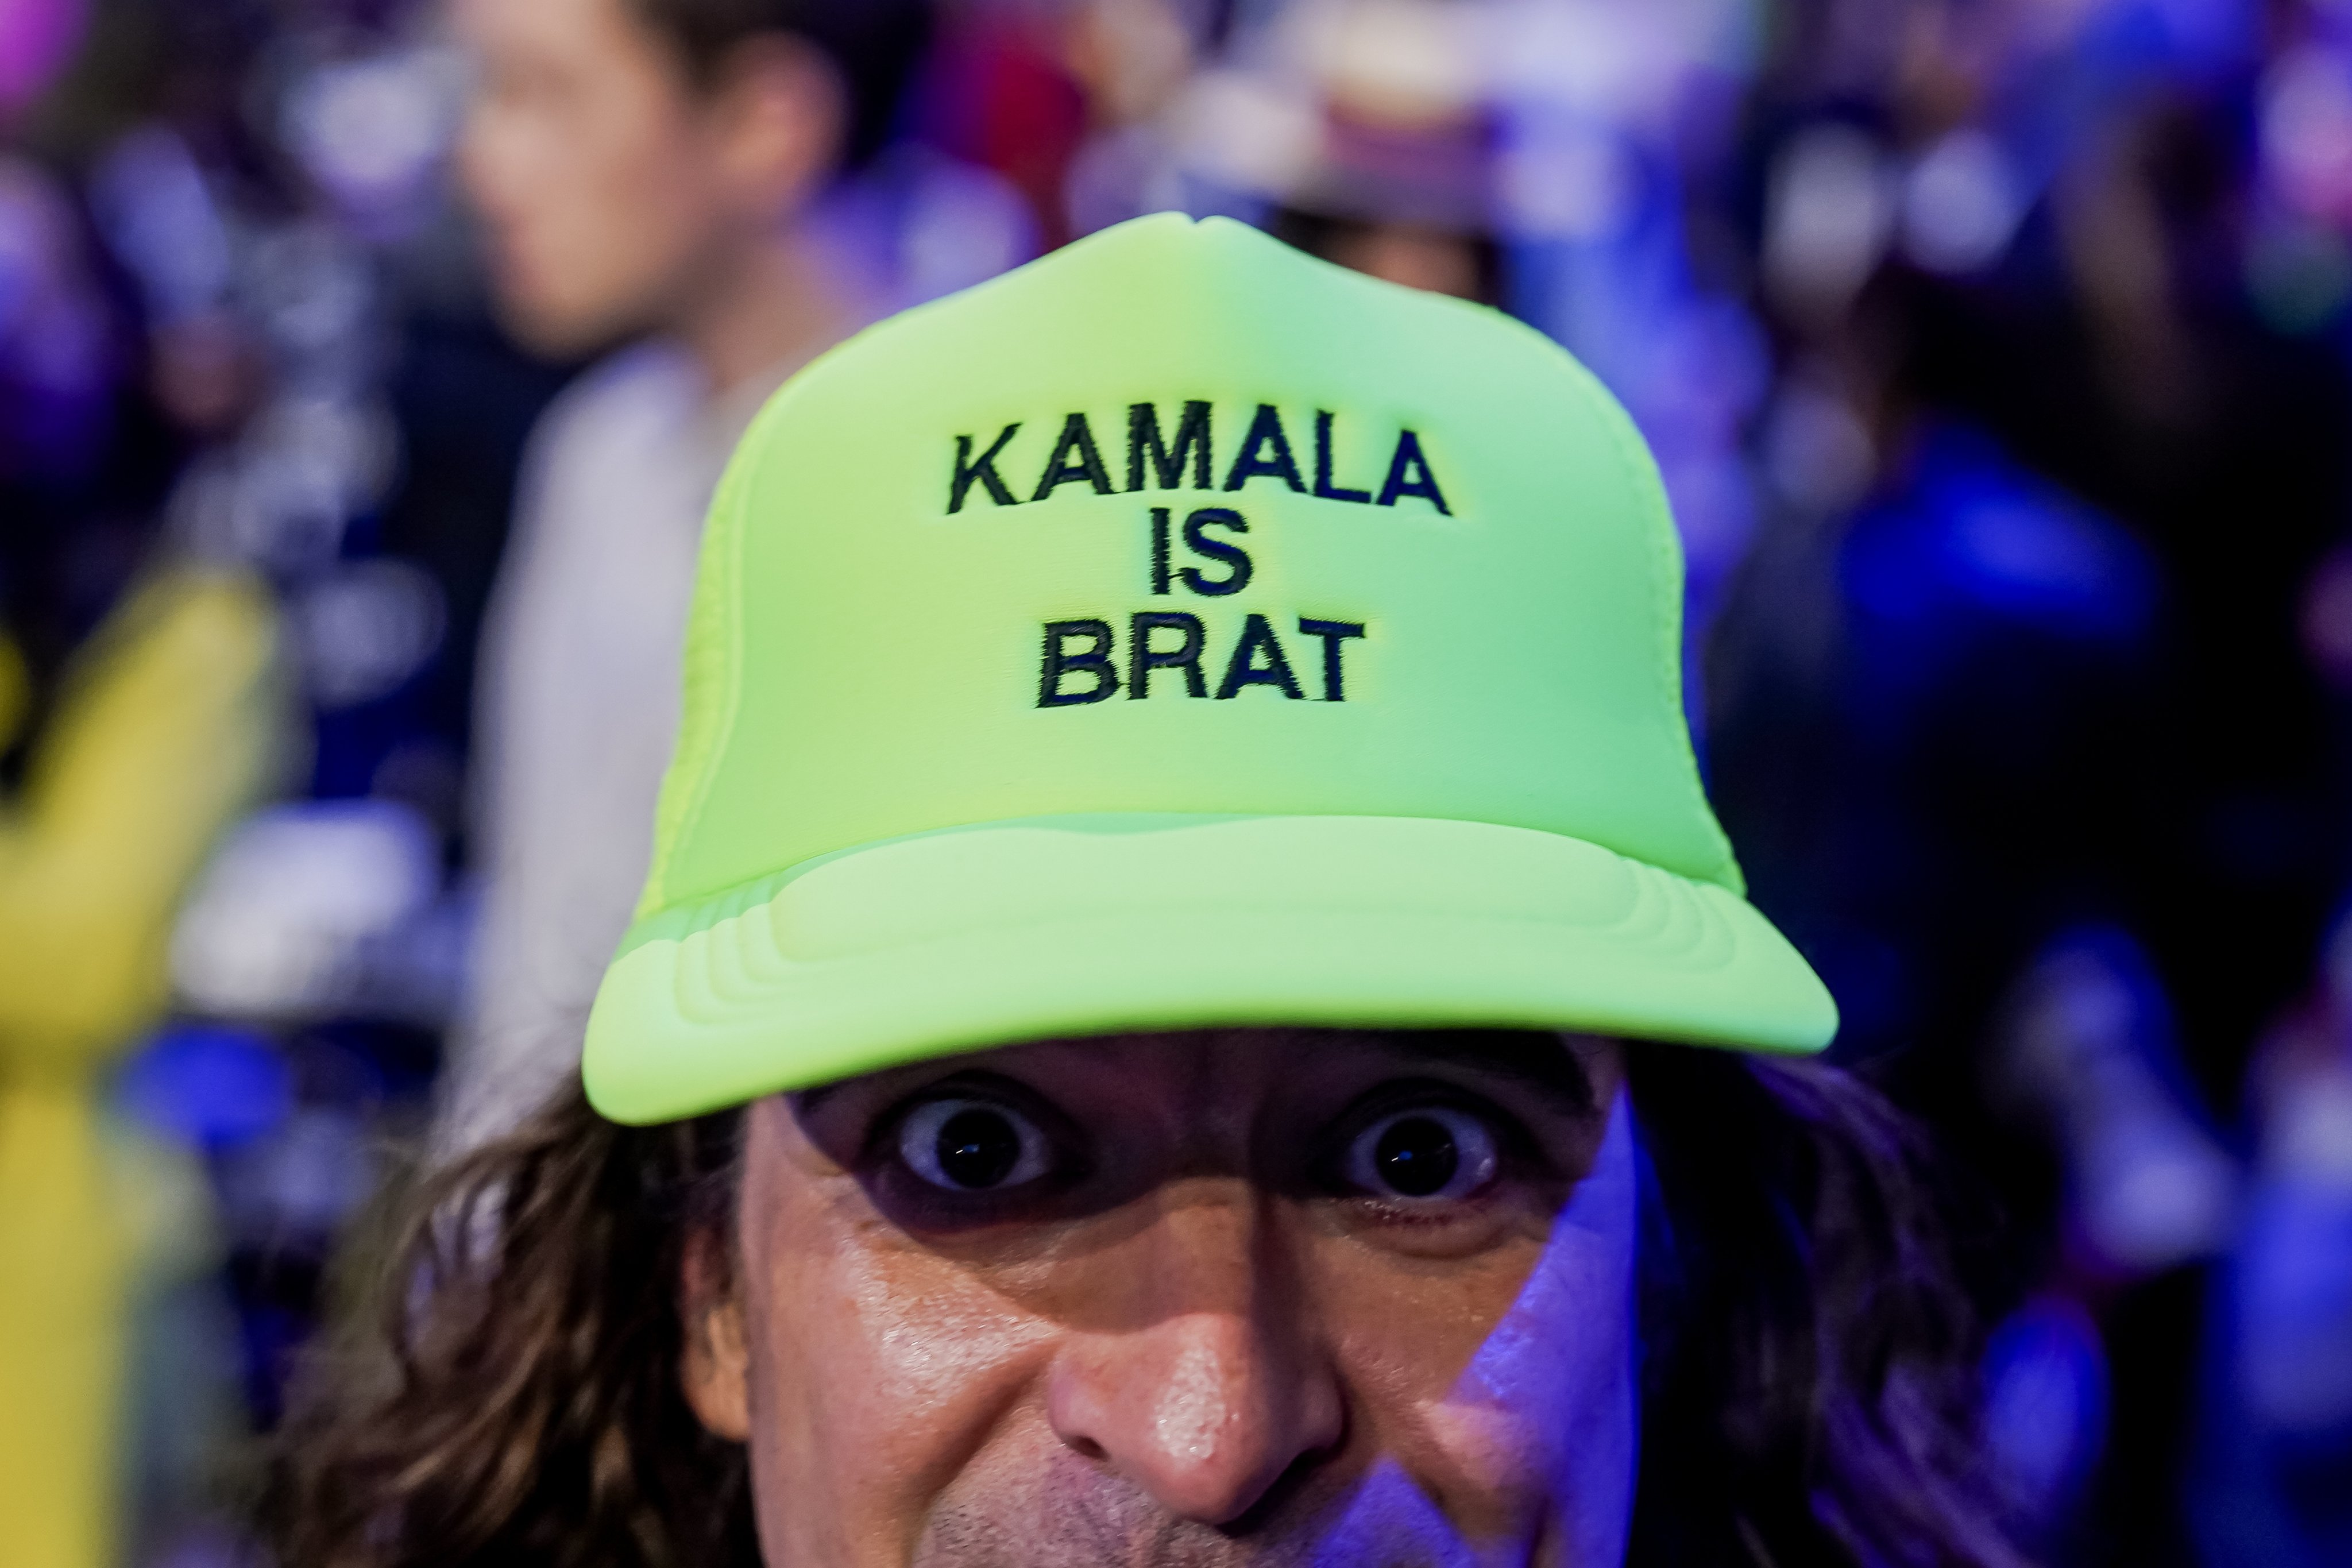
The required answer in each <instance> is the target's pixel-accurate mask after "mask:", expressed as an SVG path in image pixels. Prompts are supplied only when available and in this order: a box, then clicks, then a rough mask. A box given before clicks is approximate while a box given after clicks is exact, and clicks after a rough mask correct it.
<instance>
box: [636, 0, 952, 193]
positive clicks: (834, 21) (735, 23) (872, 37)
mask: <svg viewBox="0 0 2352 1568" xmlns="http://www.w3.org/2000/svg"><path fill="white" fill-rule="evenodd" d="M628 4H629V5H630V7H631V9H633V10H634V11H635V13H636V14H637V16H638V18H639V19H640V20H641V21H643V22H644V23H645V25H646V27H648V28H649V29H651V30H652V31H653V32H654V33H655V34H656V35H657V36H658V37H661V38H662V39H663V40H664V41H665V42H667V44H668V45H669V46H670V47H672V48H673V49H674V50H676V51H677V57H678V58H679V59H680V60H681V61H682V62H683V63H684V64H685V66H686V70H687V76H688V79H689V80H691V81H693V82H695V83H696V84H697V85H698V86H704V87H707V86H709V84H711V83H712V82H714V81H715V80H717V79H718V78H719V73H720V71H721V70H722V69H723V68H725V66H726V63H727V59H728V57H729V56H730V55H731V54H733V53H734V51H735V50H736V48H737V47H739V46H740V45H743V44H746V43H749V42H750V41H751V40H752V39H754V38H757V37H762V36H764V35H768V34H772V33H787V34H790V35H792V36H793V37H797V38H802V39H804V40H806V41H807V42H808V43H811V44H813V45H814V46H815V47H817V48H818V49H819V50H821V51H822V52H823V53H824V56H825V58H827V59H829V60H831V61H832V62H833V67H834V69H835V70H836V71H838V72H839V73H840V76H841V85H842V90H843V92H844V94H845V96H846V98H847V100H848V101H847V104H846V106H845V108H846V114H847V122H846V124H845V127H844V132H843V144H842V163H843V165H844V166H845V167H847V168H852V169H854V168H856V167H857V166H858V165H859V164H861V163H865V162H866V160H867V159H868V158H871V157H872V156H873V155H874V154H875V153H877V152H878V151H880V150H881V148H882V146H883V144H884V142H887V140H888V139H889V136H890V132H892V130H893V129H894V128H895V121H897V118H898V100H899V98H900V95H901V94H902V93H903V92H904V91H905V89H906V86H907V81H908V78H909V77H910V76H912V75H913V73H914V70H915V68H916V65H917V63H918V62H919V60H920V59H921V58H922V54H923V51H924V49H925V47H927V46H928V45H929V42H930V36H931V8H930V5H929V3H928V0H628Z"/></svg>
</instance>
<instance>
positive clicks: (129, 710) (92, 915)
mask: <svg viewBox="0 0 2352 1568" xmlns="http://www.w3.org/2000/svg"><path fill="white" fill-rule="evenodd" d="M276 643H277V631H276V617H275V613H274V611H273V609H272V607H271V605H270V602H269V598H268V595H267V593H266V592H265V591H264V590H263V589H262V588H261V587H260V585H258V584H256V583H254V582H252V581H251V580H249V579H247V578H245V577H243V576H238V575H232V574H224V573H215V572H198V571H177V572H173V573H170V574H165V575H163V576H161V577H159V578H157V579H155V580H153V581H151V582H150V583H148V584H146V585H145V586H143V587H142V588H141V589H140V590H139V591H138V592H136V593H135V594H133V595H131V597H130V598H129V599H128V600H126V602H125V603H124V604H123V605H121V608H119V609H118V610H117V611H116V612H115V613H114V615H113V616H111V617H110V619H109V620H108V622H107V623H106V625H105V626H101V627H100V630H99V631H98V633H97V634H96V636H95V637H93V638H92V639H91V641H90V643H89V646H88V647H85V648H84V649H83V650H82V651H81V653H80V654H79V657H78V660H77V665H76V668H74V669H73V670H72V672H71V673H70V675H69V677H68V682H67V684H66V687H65V689H64V690H63V692H62V693H61V695H60V700H59V702H58V708H57V710H56V713H55V716H54V717H53V719H52V720H51V721H50V724H49V726H48V731H47V734H45V735H44V736H42V737H41V739H40V742H39V745H38V749H37V752H35V754H34V755H33V757H32V758H31V761H30V765H29V767H28V769H27V773H26V784H25V787H24V789H23V791H22V793H21V795H19V797H18V798H17V799H16V800H15V801H14V802H12V803H9V804H7V805H5V806H0V1564H5V1565H6V1568H107V1565H108V1564H110V1563H113V1562H114V1561H115V1553H116V1552H117V1550H118V1549H119V1545H120V1542H118V1541H117V1540H116V1538H115V1526H116V1525H117V1523H118V1522H119V1521H118V1517H117V1516H118V1514H119V1512H120V1508H119V1503H118V1500H117V1497H116V1495H115V1483H116V1479H117V1474H118V1470H119V1464H118V1459H119V1452H118V1450H119V1449H120V1447H121V1433H120V1426H121V1421H120V1413H121V1405H122V1393H123V1390H122V1369H123V1365H124V1362H125V1356H126V1352H127V1335H128V1328H129V1315H130V1310H131V1291H132V1287H133V1283H134V1280H135V1277H136V1273H137V1269H138V1266H139V1260H140V1255H141V1251H142V1246H143V1245H148V1244H152V1240H153V1238H152V1237H145V1236H142V1231H144V1230H147V1229H149V1228H151V1227H152V1215H154V1214H155V1213H156V1212H157V1211H156V1205H155V1204H154V1203H153V1202H152V1194H142V1192H141V1191H140V1189H139V1185H138V1182H139V1178H138V1176H137V1174H136V1173H137V1171H138V1169H139V1166H138V1165H137V1164H136V1163H133V1162H130V1161H126V1160H123V1159H121V1158H118V1157H116V1155H115V1153H114V1152H113V1151H111V1150H110V1147H109V1142H110V1141H109V1139H108V1137H107V1135H106V1132H105V1131H104V1128H103V1124H102V1119H101V1116H100V1094H101V1091H102V1089H103V1086H104V1082H105V1073H106V1071H107V1069H108V1068H110V1066H111V1065H112V1063H113V1061H114V1058H116V1056H117V1055H118V1054H119V1053H120V1052H121V1050H122V1049H123V1048H124V1047H126V1046H128V1045H129V1044H131V1042H132V1041H134V1040H135V1039H136V1038H137V1037H138V1035H139V1033H140V1032H141V1031H142V1029H144V1028H145V1027H146V1026H149V1025H150V1024H152V1022H153V1021H154V1019H155V1018H156V1017H157V1016H159V1015H160V1014H161V1013H162V1012H163V1008H164V1005H165V1003H166V1001H167V998H168V994H169V983H168V979H167V975H166V969H165V950H166V944H167V942H168V939H169V936H170V932H171V925H172V916H173V910H174V908H175V907H176V905H177V903H178V901H179V900H180V897H181V895H182V893H183V891H184V889H185V888H186V886H187V884H188V882H189V880H190V879H191V878H192V877H193V876H194V873H195V871H196V870H197V868H198V867H199V866H200V865H201V864H202V863H203V860H204V858H205V853H206V851H207V850H208V849H209V848H210V847H211V845H212V842H213V839H214V837H215V835H216V834H217V833H218V832H219V831H220V830H221V828H222V827H224V826H226V824H227V823H228V821H229V819H230V818H231V817H232V816H234V815H235V814H236V812H237V811H238V810H239V809H240V808H241V807H242V806H244V805H247V803H249V802H250V801H251V799H252V798H253V797H254V796H255V795H257V793H258V791H259V789H260V787H261V785H262V783H263V780H264V775H265V773H266V772H267V769H268V763H269V761H270V756H271V752H272V747H273V742H274V741H275V740H276V738H277V736H278V724H279V713H280V709H279V705H278V689H277V683H276V681H275V680H274V679H273V676H274V672H275V668H276V657H275V656H276ZM24 688H25V680H24V675H23V668H22V662H21V660H20V659H18V658H16V653H15V650H14V649H13V647H12V648H9V649H8V650H7V652H6V655H5V658H0V725H5V726H7V727H10V728H13V725H14V724H15V723H16V722H18V721H20V720H21V715H22V713H23V711H24V709H25V701H24ZM142 1222H143V1223H142Z"/></svg>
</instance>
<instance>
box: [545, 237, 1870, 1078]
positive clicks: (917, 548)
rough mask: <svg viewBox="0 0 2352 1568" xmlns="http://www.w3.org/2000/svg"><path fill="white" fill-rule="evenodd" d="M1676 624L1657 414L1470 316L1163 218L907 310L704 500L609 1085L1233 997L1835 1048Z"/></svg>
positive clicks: (592, 1023) (1298, 1008)
mask: <svg viewBox="0 0 2352 1568" xmlns="http://www.w3.org/2000/svg"><path fill="white" fill-rule="evenodd" d="M1681 605H1682V560H1681V554H1680V552H1679V550H1678V548H1677V546H1676V542H1675V532H1674V529H1673V527H1672V525H1671V523H1670V521H1668V518H1667V514H1666V505H1665V498H1664V492H1663V491H1662V490H1661V489H1660V487H1659V483H1658V476H1657V471H1656V469H1655V468H1654V465H1653V464H1652V462H1651V459H1650V457H1649V454H1648V452H1647V451H1646V450H1645V448H1644V447H1643V443H1642V439H1641V437H1640V436H1639V435H1637V434H1636V433H1635V431H1634V429H1633V425H1632V424H1631V423H1630V422H1629V421H1628V420H1627V418H1626V417H1625V415H1624V414H1623V412H1622V410H1620V409H1619V408H1618V406H1617V405H1616V404H1615V403H1614V402H1612V400H1611V398H1610V397H1609V395H1608V394H1607V393H1605V392H1604V391H1602V390H1601V387H1600V385H1599V384H1597V383H1595V382H1594V381H1593V379H1592V377H1591V375H1590V374H1587V373H1586V372H1585V371H1584V370H1583V369H1582V368H1581V367H1580V366H1579V365H1578V364H1577V363H1575V362H1574V361H1572V360H1570V358H1569V357H1568V355H1566V354H1565V353H1561V352H1560V351H1559V349H1558V348H1556V347H1554V346H1553V345H1552V344H1550V343H1549V342H1546V341H1545V340H1544V339H1543V338H1542V337H1540V336H1538V334H1537V333H1535V332H1533V331H1529V330H1528V329H1527V328H1525V327H1522V326H1519V325H1517V323H1515V322H1513V321H1510V320H1508V319H1507V318H1506V317H1504V316H1501V315H1498V314H1496V312H1494V311H1491V310H1485V309H1482V308H1480V307H1477V306H1473V305H1465V304H1462V303H1460V302H1458V301H1455V300H1444V299H1439V298H1435V297H1433V296H1431V295H1426V294H1419V293H1413V292H1411V291H1409V290H1407V289H1401V288H1397V287H1394V286H1392V285H1391V284H1387V283H1381V282H1376V281H1373V280H1371V279H1366V278H1362V277H1359V276H1357V275H1355V274H1353V273H1350V272H1345V271H1342V270H1340V269H1339V268H1335V267H1330V266H1328V265H1326V264H1324V263H1322V262H1319V261H1315V260H1311V259H1309V258H1306V257H1304V256H1301V255H1299V254H1297V252H1295V251H1292V250H1290V249H1288V248H1286V247H1284V246H1282V245H1280V244H1277V243H1276V242H1275V241H1274V240H1271V239H1268V238H1265V237H1263V236H1261V235H1259V234H1257V233H1255V231H1253V230H1251V229H1249V228H1247V227H1244V226H1242V225H1239V224H1235V223H1231V222H1227V221H1224V220H1223V219H1215V218H1213V219H1210V220H1208V221H1206V222H1203V223H1198V224H1195V223H1194V222H1192V220H1190V219H1188V218H1185V217H1182V216H1175V215H1163V216H1154V217H1148V218H1140V219H1138V220H1136V221H1135V222H1132V223H1128V224H1124V225H1121V226H1118V227H1117V228H1114V229H1110V230H1108V231H1107V232H1105V233H1102V234H1099V235H1097V236H1095V237H1092V238H1090V239H1087V240H1083V241H1081V242H1079V243H1077V244H1076V245H1073V246H1071V247H1068V248H1067V249H1066V250H1062V251H1060V252H1057V253H1056V254H1055V255H1053V256H1049V257H1047V258H1045V259H1043V260H1041V261H1038V262H1035V263H1034V264H1033V265H1031V266H1028V267H1025V268H1022V269H1020V270H1019V271H1017V272H1013V273H1011V274H1009V275H1007V276H1005V277H1003V278H1000V279H996V280H994V281H993V282H991V283H987V284H984V285H982V286H981V287H979V288H977V289H971V290H970V291H968V292H966V293H963V294H960V295H957V296H955V297H953V298H951V299H948V300H941V301H940V302H938V303H936V304H932V305H929V306H925V307H923V308H921V309H919V310H911V311H908V313H906V314H905V315H902V316H899V317H897V318H895V319H893V320H891V321H886V322H884V323H882V324H881V325H879V326H877V327H876V328H874V329H872V330H871V331H866V332H865V333H864V334H862V335H861V336H859V337H857V338H856V339H855V340H853V341H851V342H848V343H846V344H845V345H843V346H842V347H841V348H839V349H836V350H835V351H834V352H833V353H830V354H828V355H826V356H825V357H824V359H822V360H820V361H818V362H817V363H814V364H813V365H811V366H810V367H809V368H808V369H807V370H805V371H803V373H802V374H800V375H799V376H797V377H796V378H794V379H793V381H792V382H791V383H790V384H788V385H786V386H785V387H784V389H783V390H782V392H780V393H779V394H778V395H776V397H775V398H774V400H773V401H772V402H771V403H770V404H769V405H768V406H767V408H766V409H765V410H764V411H763V412H762V413H761V415H760V416H759V418H758V420H757V421H756V422H755V423H754V424H753V425H752V426H751V430H750V432H749V434H747V435H746V436H745V437H744V438H743V443H742V445H741V447H740V448H739V449H738V450H737V452H736V454H735V458H734V462H733V464H732V466H731V467H730V468H729V470H728V473H727V478H726V479H725V481H724V483H723V484H722V485H721V486H720V488H719V496H718V499H717V500H716V501H715V502H714V504H713V508H712V512H711V519H710V525H709V533H708V535H707V537H706V540H705V542H704V545H703V552H702V563H701V573H700V577H699V580H698V584H697V588H696V596H695V604H694V612H693V619H692V623H691V626H690V630H689V633H688V649H687V659H686V668H687V674H686V710H685V718H684V721H683V725H682V728H681V731H680V733H679V737H678V743H677V756H676V758H675V759H674V760H673V762H672V763H671V765H670V771H669V775H668V779H667V783H666V784H664V786H663V791H662V801H661V812H660V817H659V821H658V826H657V828H656V844H655V849H654V859H653V868H652V871H651V874H650V875H649V876H648V877H647V879H646V890H645V897H644V900H643V902H642V903H641V905H640V907H639V910H638V918H637V920H636V922H635V926H634V927H633V928H632V929H631V931H630V932H629V934H628V937H627V939H626V940H625V942H624V943H623V945H622V948H621V952H620V954H619V956H618V957H616V958H615V959H614V961H613V964H612V967H611V968H610V970H609V971H607V973H605V976H604V985H603V988H602V990H601V991H600V992H599V994H598V995H597V998H596V1005H595V1008H594V1011H593V1015H592V1016H591V1017H590V1020H589V1024H588V1036H587V1059H586V1075H587V1085H588V1092H589V1095H590V1097H591V1099H592V1100H593V1101H594V1102H595V1104H596V1106H597V1107H598V1108H599V1109H600V1110H603V1111H604V1113H605V1114H606V1115H608V1116H611V1117H613V1118H614V1119H616V1120H618V1121H632V1122H644V1121H663V1120H667V1119H671V1118H676V1117H681V1116H688V1115H692V1114H695V1113H698V1112H701V1111H704V1110H712V1109H715V1108H718V1107H721V1106H725V1105H729V1104H733V1103H737V1102H740V1101H742V1100H749V1099H751V1098H753V1097H756V1096H759V1095H762V1094H767V1093H772V1092H775V1091H778V1090H782V1089H797V1088H804V1087H807V1086H810V1085H813V1084H817V1083H823V1082H826V1081H829V1080H832V1079H840V1078H845V1077H848V1076H851V1075H854V1074H857V1073H862V1072H867V1071H871V1070H874V1069H877V1068H884V1067H887V1066H892V1065H897V1064H901V1063H905V1062H908V1061H915V1060H922V1059H926V1058H935V1057H941V1056H948V1055H951V1054H955V1053H959V1052H963V1051H968V1050H972V1049H976V1048H981V1047H988V1046H992V1045H998V1044H1003V1043H1006V1042H1009V1041H1014V1040H1024V1039H1039V1038H1048V1037H1069V1036H1081V1035H1093V1034H1104V1033H1111V1032H1117V1031H1125V1030H1143V1029H1167V1028H1182V1027H1193V1026H1213V1025H1231V1024H1254V1023H1255V1024H1270V1023H1286V1024H1328V1025H1359V1026H1363V1025H1375V1026H1437V1025H1473V1024H1475V1025H1516V1026H1546V1027H1562V1028H1579V1029H1588V1030H1594V1031H1599V1032H1606V1033H1613V1034H1622V1035H1629V1036H1637V1037H1650V1038H1657V1039H1666V1040H1680V1041H1692V1042H1704V1043H1712V1044H1720V1045H1729V1046H1743V1047H1756V1048H1760V1049H1766V1050H1777V1051H1810V1050H1815V1049H1818V1048H1819V1047H1822V1046H1823V1045H1824V1044H1826V1043H1827V1042H1828V1040H1829V1037H1830V1036H1831V1034H1832V1032H1833V1031H1834V1029H1835V1027H1836V1021H1837V1014H1836V1009H1835V1007H1834V1006H1833V1005H1832V1002H1831V1000H1830V997H1829V994H1828V992H1827V991H1826V990H1824V989H1823V987H1822V984H1821V982H1820V981H1819V980H1818V979H1816V978H1815V977H1814V975H1813V973H1812V971H1811V969H1809V968H1808V967H1807V966H1806V964H1805V962H1804V960H1802V959H1801V958H1800V957H1799V956H1798V955H1797V953H1796V952H1795V951H1794V950H1793V949H1792V948H1790V946H1789V944H1788V942H1786V941H1785V940H1783V939H1782V938H1781V936H1780V933H1779V932H1777V931H1774V930H1773V929H1772V927H1771V926H1770V925H1769V924H1768V923H1767V922H1766V921H1765V920H1764V919H1763V917H1762V916H1761V915H1759V914H1758V913H1757V912H1756V910H1754V909H1753V908H1752V907H1750V906H1749V905H1748V902H1747V901H1746V900H1745V899H1744V898H1743V897H1742V896H1741V882H1740V877H1739V869H1738V864H1737V863H1736V862H1735V861H1734V859H1733V858H1732V852H1731V846H1730V844H1729V843H1728V842H1727V840H1726V839H1725V837H1724V835H1723V830H1722V829H1721V828H1720V827H1718V826H1717V824H1716V821H1715V817H1714V815H1713V814H1712V813H1711V812H1710V811H1709V810H1708V807H1707V803H1706V795H1704V793H1703V792H1702V790H1701V788H1700V784H1699V778H1698V772H1697V769H1696V766H1695V764H1694V763H1693V760H1692V756H1691V749H1690V742H1689V738H1688V735H1687V732H1686V731H1685V727H1684V720H1683V710H1682V700H1681V699H1682V684H1681V672H1680V655H1679V647H1680V637H1681V630H1680V623H1681Z"/></svg>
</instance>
